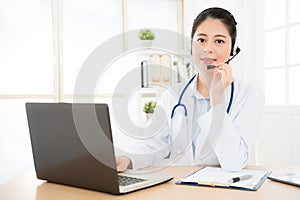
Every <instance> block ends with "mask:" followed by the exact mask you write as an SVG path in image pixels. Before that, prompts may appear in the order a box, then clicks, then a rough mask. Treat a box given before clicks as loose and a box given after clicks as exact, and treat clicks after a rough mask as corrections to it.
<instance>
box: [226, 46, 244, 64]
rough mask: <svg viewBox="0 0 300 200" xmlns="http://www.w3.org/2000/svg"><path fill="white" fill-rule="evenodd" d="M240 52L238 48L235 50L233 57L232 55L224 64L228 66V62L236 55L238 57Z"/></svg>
mask: <svg viewBox="0 0 300 200" xmlns="http://www.w3.org/2000/svg"><path fill="white" fill-rule="evenodd" d="M240 52H241V49H240V48H239V47H237V48H236V49H235V52H234V55H233V56H232V57H231V58H229V59H228V60H227V61H226V62H225V63H226V64H229V62H230V61H231V60H232V59H233V58H234V57H235V56H236V55H238V54H239V53H240Z"/></svg>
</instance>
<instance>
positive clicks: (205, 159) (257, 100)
mask: <svg viewBox="0 0 300 200" xmlns="http://www.w3.org/2000/svg"><path fill="white" fill-rule="evenodd" d="M158 37H159V36H158ZM191 39H192V57H193V61H194V65H195V66H194V67H195V68H196V69H197V72H198V73H197V74H195V75H194V76H193V78H191V79H190V80H189V81H188V82H187V83H181V84H179V85H174V87H172V88H170V89H168V90H167V91H165V92H164V93H163V95H162V98H161V100H160V101H159V102H158V104H157V106H156V111H155V112H154V115H153V117H152V122H153V124H152V125H151V126H149V127H147V128H146V129H150V130H145V132H151V128H153V127H156V124H155V123H157V124H158V123H159V122H161V121H163V120H162V119H161V118H162V116H163V117H165V118H166V119H165V121H166V122H165V123H163V124H162V125H161V126H162V127H160V129H159V131H158V132H157V133H156V136H155V138H147V139H146V140H145V139H144V140H143V141H139V142H137V144H136V146H133V147H131V148H132V149H135V151H134V152H135V153H136V155H132V156H131V157H130V158H127V159H124V157H120V158H117V163H119V164H120V165H119V167H118V170H119V171H123V170H125V169H126V168H127V167H133V168H140V167H145V166H147V165H152V164H157V163H160V162H161V161H162V162H164V163H165V161H164V160H166V159H168V162H169V164H175V165H221V167H222V168H223V169H225V170H230V171H235V170H240V169H241V168H243V167H244V166H245V165H246V164H247V161H248V158H249V151H250V146H251V145H252V143H253V142H254V139H255V136H256V134H257V131H258V125H259V120H260V115H261V114H262V110H263V96H262V94H261V93H260V92H259V91H257V90H256V89H254V88H253V87H251V86H250V85H248V84H246V83H243V82H241V81H239V80H237V79H234V78H233V75H232V70H231V66H230V63H229V60H230V58H231V57H233V56H235V55H236V54H237V53H238V51H236V50H234V44H235V40H236V21H235V19H234V17H233V16H232V15H231V13H230V12H229V11H227V10H225V9H223V8H216V7H213V8H208V9H206V10H204V11H202V12H201V13H200V14H199V15H198V16H197V18H196V19H195V20H194V23H193V28H192V33H191ZM234 52H235V53H234ZM207 65H215V66H216V67H214V68H209V69H208V68H207ZM230 85H231V88H230V87H229V86H230ZM224 99H225V100H224ZM228 99H230V100H228ZM231 104H233V106H232V107H231ZM169 116H171V120H170V118H169ZM249 121H251V124H250V123H249ZM141 154H142V155H143V156H142V157H141V156H140V155H141ZM121 158H122V159H121ZM122 160H125V161H126V163H127V165H126V164H125V165H124V164H122ZM125 161H124V162H125Z"/></svg>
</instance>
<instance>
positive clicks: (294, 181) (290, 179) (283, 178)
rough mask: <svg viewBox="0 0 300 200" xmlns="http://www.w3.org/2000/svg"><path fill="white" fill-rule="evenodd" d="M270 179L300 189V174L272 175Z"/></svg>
mask: <svg viewBox="0 0 300 200" xmlns="http://www.w3.org/2000/svg"><path fill="white" fill-rule="evenodd" d="M268 179H271V180H273V181H277V182H280V183H285V184H289V185H294V186H298V187H300V173H286V174H275V175H273V174H272V175H271V176H269V177H268Z"/></svg>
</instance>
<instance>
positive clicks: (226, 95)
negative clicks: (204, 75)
mask: <svg viewBox="0 0 300 200" xmlns="http://www.w3.org/2000/svg"><path fill="white" fill-rule="evenodd" d="M198 76H199V74H197V75H196V77H195V78H194V80H193V81H192V82H191V90H192V95H191V97H192V98H194V99H196V100H203V99H210V97H204V96H203V95H202V94H200V93H199V92H198V90H197V80H198ZM233 81H234V86H235V88H237V87H236V86H237V82H238V81H237V80H235V79H234V80H233ZM230 95H231V86H230V85H229V86H228V87H227V88H226V89H225V91H224V99H225V102H226V104H229V100H228V102H227V99H230ZM227 106H228V105H227Z"/></svg>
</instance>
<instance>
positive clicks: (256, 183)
mask: <svg viewBox="0 0 300 200" xmlns="http://www.w3.org/2000/svg"><path fill="white" fill-rule="evenodd" d="M270 173H271V171H268V170H248V169H243V170H240V171H237V172H228V171H225V170H223V169H222V168H220V167H203V168H200V169H199V170H197V171H195V172H193V173H192V174H190V175H188V176H186V177H184V178H182V179H181V180H179V181H178V182H176V184H177V185H190V186H206V187H218V188H229V189H240V190H249V191H256V190H257V189H258V188H259V187H260V186H261V185H262V184H263V183H264V181H265V180H266V179H267V177H268V176H269V174H270ZM245 174H251V175H252V177H251V178H249V179H247V180H241V181H238V182H234V183H231V182H229V181H228V180H230V179H232V178H234V177H239V176H242V175H245Z"/></svg>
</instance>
